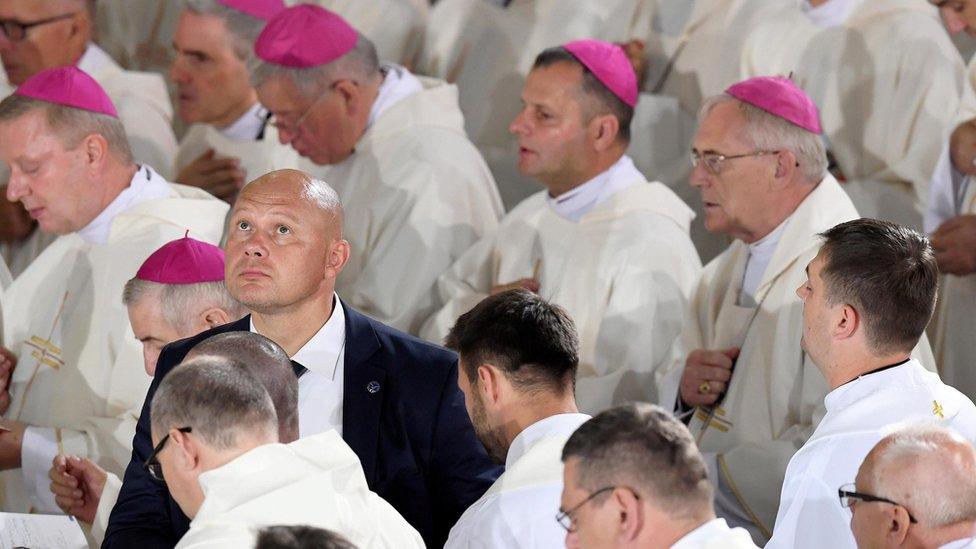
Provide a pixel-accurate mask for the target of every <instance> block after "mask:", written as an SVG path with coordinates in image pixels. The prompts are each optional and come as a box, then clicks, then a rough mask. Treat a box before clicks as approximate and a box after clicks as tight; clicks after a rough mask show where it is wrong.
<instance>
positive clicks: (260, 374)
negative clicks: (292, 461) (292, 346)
mask: <svg viewBox="0 0 976 549" xmlns="http://www.w3.org/2000/svg"><path fill="white" fill-rule="evenodd" d="M197 357H217V358H222V359H225V360H227V361H229V362H230V363H232V364H235V365H238V366H240V367H242V368H244V369H245V370H247V371H248V372H249V373H250V374H251V375H253V376H254V377H255V378H256V379H257V380H258V381H260V382H261V384H262V385H264V388H265V390H267V391H268V394H269V395H270V396H271V401H272V402H273V403H274V407H275V412H276V413H277V415H278V440H280V441H281V442H282V443H288V442H292V441H294V440H297V439H298V378H297V377H295V372H294V370H293V369H292V365H291V360H290V359H289V358H288V355H287V354H285V351H284V350H283V349H282V348H281V347H279V346H278V344H276V343H275V342H274V341H271V340H270V339H268V338H266V337H264V336H262V335H260V334H255V333H252V332H227V333H223V334H218V335H215V336H213V337H210V338H208V339H205V340H203V341H201V342H200V343H198V344H197V345H196V346H194V347H193V349H191V350H190V352H189V353H187V355H186V358H185V361H190V360H194V359H196V358H197Z"/></svg>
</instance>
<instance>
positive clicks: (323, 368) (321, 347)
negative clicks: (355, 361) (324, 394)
mask: <svg viewBox="0 0 976 549" xmlns="http://www.w3.org/2000/svg"><path fill="white" fill-rule="evenodd" d="M332 303H333V307H332V315H331V316H329V319H328V320H327V321H326V322H325V324H323V325H322V327H321V328H319V331H317V332H315V335H313V336H312V338H311V339H309V340H308V341H307V342H305V345H302V348H301V349H299V350H298V352H296V353H295V354H294V355H292V356H291V357H290V358H291V359H292V360H294V361H295V362H297V363H299V364H301V365H302V366H304V367H305V368H307V369H308V370H309V371H311V372H315V373H317V374H319V375H321V376H324V377H326V378H328V379H331V380H335V376H336V371H337V370H338V367H339V362H340V358H342V356H343V351H344V350H345V346H346V313H345V310H344V309H343V307H342V301H340V300H339V296H337V295H335V294H333V298H332ZM250 323H251V326H250V330H251V331H252V332H254V333H260V332H258V331H257V329H255V328H254V317H253V316H252V317H251V320H250Z"/></svg>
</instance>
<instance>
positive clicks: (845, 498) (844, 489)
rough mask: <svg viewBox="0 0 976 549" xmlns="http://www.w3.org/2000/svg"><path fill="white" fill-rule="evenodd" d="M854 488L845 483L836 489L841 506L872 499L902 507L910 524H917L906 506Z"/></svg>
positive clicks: (848, 506)
mask: <svg viewBox="0 0 976 549" xmlns="http://www.w3.org/2000/svg"><path fill="white" fill-rule="evenodd" d="M854 488H856V486H854V484H845V485H843V486H841V487H840V488H838V489H837V497H839V498H840V504H841V506H842V507H845V508H850V507H851V506H853V505H854V504H855V503H857V502H858V501H863V502H866V503H870V502H873V501H876V502H879V503H887V504H890V505H895V506H897V507H904V508H905V512H906V513H908V521H909V522H911V523H912V524H918V521H917V520H915V517H914V516H912V512H911V511H909V510H908V507H905V506H904V505H902V504H900V503H898V502H896V501H891V500H890V499H888V498H883V497H881V496H872V495H871V494H865V493H863V492H855V491H854Z"/></svg>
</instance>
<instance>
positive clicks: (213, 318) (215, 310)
mask: <svg viewBox="0 0 976 549" xmlns="http://www.w3.org/2000/svg"><path fill="white" fill-rule="evenodd" d="M198 318H199V319H200V320H201V321H202V323H203V325H204V326H206V328H205V329H207V330H209V329H211V328H216V327H217V326H223V325H224V324H227V323H229V322H230V321H231V320H234V319H231V317H230V315H229V314H227V311H225V310H223V309H221V308H220V307H211V308H209V309H207V310H206V311H203V312H202V313H200V316H199V317H198Z"/></svg>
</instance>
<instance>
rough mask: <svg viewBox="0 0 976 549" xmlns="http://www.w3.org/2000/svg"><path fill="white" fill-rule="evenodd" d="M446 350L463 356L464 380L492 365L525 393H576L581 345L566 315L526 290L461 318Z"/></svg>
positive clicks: (511, 292)
mask: <svg viewBox="0 0 976 549" xmlns="http://www.w3.org/2000/svg"><path fill="white" fill-rule="evenodd" d="M444 344H445V345H446V346H447V347H449V348H450V349H453V350H455V351H457V352H458V354H460V355H461V368H462V370H464V374H465V375H466V376H468V380H469V381H471V382H472V383H477V381H478V366H480V365H481V364H485V363H488V364H492V365H493V366H495V367H497V368H500V369H501V370H502V371H503V372H504V373H505V376H506V377H507V378H508V379H509V380H510V381H511V382H512V383H513V384H514V385H515V386H516V387H517V388H518V389H520V390H523V391H539V390H543V391H555V392H558V393H563V392H564V391H566V390H570V391H572V390H574V388H575V385H576V367H577V365H578V363H579V343H578V342H577V337H576V325H575V324H574V323H573V319H572V318H570V317H569V314H568V313H566V311H565V310H564V309H563V308H562V307H560V306H558V305H555V304H553V303H550V302H548V301H546V300H545V299H542V298H541V297H539V296H537V295H535V294H534V293H532V292H529V291H526V290H509V291H507V292H502V293H499V294H496V295H493V296H490V297H487V298H485V299H484V300H483V301H482V302H481V303H479V304H477V305H475V307H474V308H473V309H471V310H470V311H468V312H466V313H464V314H463V315H461V317H460V318H458V319H457V322H456V323H455V324H454V327H453V328H451V331H450V333H448V334H447V338H446V339H445V341H444Z"/></svg>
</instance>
